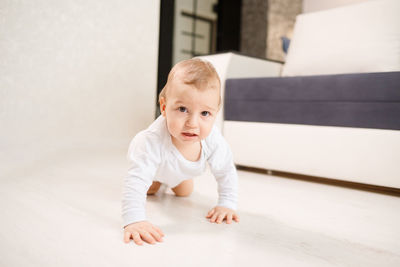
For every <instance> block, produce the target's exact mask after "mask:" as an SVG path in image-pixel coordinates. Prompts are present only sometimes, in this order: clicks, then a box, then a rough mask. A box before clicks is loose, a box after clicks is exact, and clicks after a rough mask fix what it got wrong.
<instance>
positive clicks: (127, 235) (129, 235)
mask: <svg viewBox="0 0 400 267" xmlns="http://www.w3.org/2000/svg"><path fill="white" fill-rule="evenodd" d="M131 235H132V234H131V233H130V232H125V233H124V242H125V243H129V240H131Z"/></svg>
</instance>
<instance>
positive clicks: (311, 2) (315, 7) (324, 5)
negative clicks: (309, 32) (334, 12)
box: [303, 0, 379, 13]
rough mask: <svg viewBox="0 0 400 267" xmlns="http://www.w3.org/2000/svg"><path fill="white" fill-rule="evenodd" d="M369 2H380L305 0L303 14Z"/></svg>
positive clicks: (363, 0)
mask: <svg viewBox="0 0 400 267" xmlns="http://www.w3.org/2000/svg"><path fill="white" fill-rule="evenodd" d="M367 1H379V0H303V13H308V12H315V11H320V10H325V9H331V8H335V7H340V6H345V5H351V4H356V3H361V2H367Z"/></svg>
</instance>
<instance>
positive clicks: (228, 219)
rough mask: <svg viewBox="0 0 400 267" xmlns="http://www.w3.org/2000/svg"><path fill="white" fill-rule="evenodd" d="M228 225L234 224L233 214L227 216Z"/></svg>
mask: <svg viewBox="0 0 400 267" xmlns="http://www.w3.org/2000/svg"><path fill="white" fill-rule="evenodd" d="M226 223H227V224H230V223H232V214H231V213H228V215H227V216H226Z"/></svg>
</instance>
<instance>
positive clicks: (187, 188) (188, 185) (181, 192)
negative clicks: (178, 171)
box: [172, 180, 194, 197]
mask: <svg viewBox="0 0 400 267" xmlns="http://www.w3.org/2000/svg"><path fill="white" fill-rule="evenodd" d="M193 187H194V186H193V180H186V181H183V182H182V183H180V184H179V185H178V186H176V187H174V188H172V191H173V192H174V193H175V195H176V196H177V197H188V196H190V195H191V194H192V192H193Z"/></svg>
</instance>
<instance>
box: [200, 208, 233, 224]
mask: <svg viewBox="0 0 400 267" xmlns="http://www.w3.org/2000/svg"><path fill="white" fill-rule="evenodd" d="M206 218H211V219H210V222H216V223H222V221H223V220H224V219H226V223H228V224H230V223H231V222H232V219H233V220H235V221H236V222H239V215H238V214H237V213H236V211H234V210H231V209H228V208H225V207H221V206H216V207H215V208H213V209H211V210H210V211H209V212H208V214H207V216H206Z"/></svg>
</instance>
